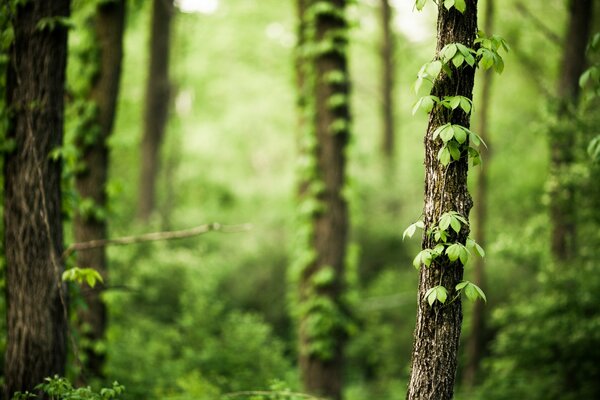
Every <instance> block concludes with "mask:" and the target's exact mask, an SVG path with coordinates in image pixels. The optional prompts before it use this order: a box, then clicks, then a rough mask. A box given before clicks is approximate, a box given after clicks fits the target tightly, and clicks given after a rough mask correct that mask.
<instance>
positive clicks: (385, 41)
mask: <svg viewBox="0 0 600 400" xmlns="http://www.w3.org/2000/svg"><path fill="white" fill-rule="evenodd" d="M380 8H381V28H382V37H381V94H382V101H383V104H382V116H383V140H382V143H381V150H382V152H383V155H384V156H385V157H386V158H387V159H388V160H389V159H392V158H393V156H394V146H395V134H394V68H395V66H394V33H393V30H392V8H391V6H390V2H389V0H381V7H380Z"/></svg>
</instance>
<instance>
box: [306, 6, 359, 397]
mask: <svg viewBox="0 0 600 400" xmlns="http://www.w3.org/2000/svg"><path fill="white" fill-rule="evenodd" d="M319 2H321V3H322V0H308V1H306V2H305V3H304V5H305V6H306V10H305V11H306V12H305V13H303V14H305V15H306V14H309V13H308V10H310V7H311V6H312V5H315V4H318V3H319ZM327 3H330V4H331V6H333V8H334V9H336V10H337V11H338V12H339V14H334V15H332V14H323V13H318V14H317V15H316V16H314V19H313V20H311V21H306V22H305V23H306V25H305V29H306V30H307V31H306V32H305V33H306V34H307V37H306V41H307V42H309V43H308V44H312V45H315V44H318V43H320V44H327V43H332V41H333V43H334V46H332V47H328V46H311V47H310V49H313V51H316V50H317V48H319V49H323V48H324V47H328V48H329V50H321V51H317V52H316V53H314V54H312V55H311V56H309V57H307V58H306V59H305V60H303V62H305V63H306V66H307V68H306V71H307V73H306V74H305V75H304V76H303V78H302V79H303V80H304V81H305V82H304V83H305V88H306V89H305V91H304V93H305V94H306V102H307V103H311V105H312V106H307V107H308V109H309V110H311V111H310V112H308V113H307V115H306V119H305V121H304V122H303V123H305V124H306V129H305V132H306V135H307V136H310V138H309V140H308V142H311V144H309V145H301V150H302V151H304V152H306V153H307V155H308V156H309V157H311V158H312V159H313V160H314V169H313V170H312V174H311V175H312V176H306V177H303V178H302V179H301V182H300V185H301V187H300V193H301V194H302V197H303V198H304V199H305V200H309V199H310V198H312V199H313V200H314V201H315V202H317V203H318V204H319V209H318V210H314V212H312V213H311V214H310V217H309V219H308V221H307V222H308V224H309V225H310V230H311V232H312V233H311V235H310V238H309V240H308V241H309V243H308V246H309V247H310V252H311V254H313V255H314V257H312V260H311V262H309V263H308V265H305V266H304V268H303V270H302V273H301V275H300V283H299V284H300V294H299V302H300V304H299V308H300V309H306V310H308V311H307V313H305V314H303V315H302V316H301V320H300V332H299V340H300V360H299V363H300V372H301V377H302V382H303V384H304V388H305V389H306V390H307V391H308V392H309V393H311V394H315V395H319V396H326V397H328V398H331V399H333V400H339V399H341V396H342V368H343V346H344V341H345V327H344V326H343V324H341V323H340V322H339V321H340V320H343V319H344V313H345V312H346V310H345V307H344V305H343V301H342V294H343V291H344V286H345V285H344V279H345V267H344V261H345V254H346V241H347V233H348V210H347V204H346V200H345V199H344V196H343V194H342V189H343V187H344V184H345V164H346V159H345V148H346V145H347V143H348V138H349V128H348V127H349V118H350V115H349V106H348V102H347V99H348V95H349V90H348V84H347V76H348V66H347V56H346V52H345V48H346V47H345V44H346V43H347V39H346V38H340V36H339V35H340V32H345V30H346V28H347V26H346V21H345V19H344V18H343V17H342V16H343V14H344V13H345V6H346V2H345V0H329V1H327ZM313 15H314V14H313ZM309 30H310V31H311V32H312V33H311V34H310V35H309V34H308V31H309ZM332 35H333V36H335V35H338V36H335V37H337V39H332ZM334 74H335V75H334ZM335 76H337V77H338V78H336V79H333V78H332V77H335ZM340 77H341V79H340ZM332 99H337V100H340V99H341V100H342V101H336V102H335V103H333V102H332ZM305 139H306V138H305ZM327 271H331V272H332V278H331V280H329V281H328V282H327V283H325V284H323V283H321V284H319V285H316V284H315V279H317V277H318V276H322V274H323V273H324V272H327ZM318 304H321V305H323V304H330V305H331V307H332V308H333V310H334V311H332V308H329V307H326V309H325V310H323V309H320V308H319V307H318V306H317V307H315V308H312V307H313V305H318ZM317 320H320V321H326V323H323V322H322V323H321V324H320V325H321V326H323V325H324V326H327V325H328V324H331V326H330V327H329V328H325V329H324V330H323V329H321V330H320V331H319V332H315V329H319V328H318V326H317V327H315V324H313V323H314V322H315V321H317ZM317 325H319V324H317ZM317 342H318V343H320V344H323V345H324V346H325V347H326V348H327V350H326V351H323V349H322V347H321V346H319V345H317Z"/></svg>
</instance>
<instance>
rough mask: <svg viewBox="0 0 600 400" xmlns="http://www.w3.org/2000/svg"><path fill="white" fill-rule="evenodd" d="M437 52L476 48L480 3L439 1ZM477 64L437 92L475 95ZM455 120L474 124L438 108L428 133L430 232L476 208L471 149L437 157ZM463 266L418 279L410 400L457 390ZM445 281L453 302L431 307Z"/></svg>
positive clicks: (439, 83) (427, 243) (443, 262)
mask: <svg viewBox="0 0 600 400" xmlns="http://www.w3.org/2000/svg"><path fill="white" fill-rule="evenodd" d="M437 30H438V40H437V52H438V53H439V51H440V50H441V49H442V48H443V47H444V46H445V45H446V44H450V43H462V44H464V45H465V46H467V47H472V46H473V41H474V39H475V34H476V32H477V1H476V0H467V1H466V10H465V12H464V14H461V13H460V12H458V11H457V10H456V9H454V8H451V9H450V10H449V11H448V10H446V8H445V7H444V5H443V2H441V1H440V2H439V5H438V22H437ZM474 74H475V70H474V68H471V67H469V66H468V65H463V66H461V67H460V68H459V69H457V70H456V69H455V70H454V71H453V74H452V77H450V76H448V75H447V74H445V73H444V72H442V73H441V75H440V76H439V77H438V78H437V79H436V81H435V84H434V87H433V91H432V94H433V95H435V96H438V97H440V98H441V97H443V96H454V95H462V96H465V97H468V98H472V90H473V81H474ZM447 122H452V123H453V124H459V125H462V126H464V127H469V115H467V114H465V113H464V112H462V111H459V112H456V111H455V112H454V113H452V115H451V116H450V115H449V113H448V111H447V110H445V109H444V108H443V107H439V106H438V107H435V108H434V110H433V111H432V112H431V114H430V118H429V126H428V128H427V134H426V135H425V206H424V222H425V231H426V232H427V230H428V229H430V228H432V227H433V226H436V225H437V224H438V220H439V218H440V216H441V215H442V213H444V212H448V211H455V212H458V213H459V214H461V215H462V216H463V217H464V218H468V215H469V211H470V209H471V207H472V200H471V196H470V195H469V192H468V189H467V171H468V162H467V155H466V154H465V153H466V152H465V151H463V152H462V157H461V158H460V160H458V161H454V162H451V163H450V164H449V165H448V167H444V166H443V165H442V164H441V163H440V161H439V160H438V151H439V149H440V147H441V140H440V139H439V138H438V139H434V138H433V132H434V130H435V129H436V128H437V127H439V126H441V125H442V124H445V123H447ZM468 233H469V229H468V226H462V228H461V230H460V232H459V233H458V234H457V235H455V237H453V241H454V242H459V243H463V244H464V243H465V242H466V238H467V236H468ZM437 244H438V243H437V242H436V241H435V239H434V237H433V235H427V234H425V235H423V244H422V246H423V249H433V248H434V247H435V246H436V245H437ZM463 269H464V267H463V265H462V263H461V262H460V261H458V260H457V261H455V262H450V261H449V259H448V258H447V257H445V256H443V257H438V258H436V259H435V260H434V261H433V262H432V264H431V266H430V267H425V266H421V269H420V281H419V306H418V310H417V324H416V329H415V335H414V336H415V340H414V346H413V355H412V371H411V377H410V381H409V386H408V393H407V399H409V400H417V399H419V400H423V399H436V400H447V399H451V398H452V396H453V391H454V380H455V375H456V364H457V354H458V344H459V338H460V331H461V323H462V305H461V301H460V297H458V298H456V300H454V301H452V300H451V299H454V297H455V295H456V291H455V289H454V288H455V286H456V285H457V284H458V283H459V282H460V281H461V280H462V277H463ZM438 285H443V286H444V287H445V288H446V289H447V291H448V301H447V302H446V303H445V304H440V303H439V302H437V301H436V302H435V303H433V307H432V306H430V305H429V304H428V302H427V300H426V299H425V293H426V292H427V290H428V289H430V288H433V287H435V286H438Z"/></svg>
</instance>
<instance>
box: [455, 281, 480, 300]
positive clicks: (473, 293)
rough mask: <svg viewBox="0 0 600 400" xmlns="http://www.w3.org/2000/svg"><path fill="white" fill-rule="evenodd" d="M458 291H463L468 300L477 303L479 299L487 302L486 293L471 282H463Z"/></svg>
mask: <svg viewBox="0 0 600 400" xmlns="http://www.w3.org/2000/svg"><path fill="white" fill-rule="evenodd" d="M456 290H458V291H462V292H463V293H464V294H465V296H467V299H469V300H471V301H475V300H477V299H478V298H481V299H483V301H485V302H487V298H486V296H485V293H484V292H483V290H481V288H480V287H479V286H477V285H476V284H474V283H472V282H469V281H462V282H460V283H458V284H457V285H456Z"/></svg>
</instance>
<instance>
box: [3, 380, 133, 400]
mask: <svg viewBox="0 0 600 400" xmlns="http://www.w3.org/2000/svg"><path fill="white" fill-rule="evenodd" d="M35 388H36V390H40V391H41V392H42V393H44V395H45V397H44V398H46V397H47V398H49V399H50V400H110V399H120V398H122V395H123V393H124V392H125V387H124V386H123V385H120V384H119V383H118V382H113V384H112V386H111V387H106V388H101V389H100V390H98V391H95V390H93V389H92V388H91V387H89V386H86V387H80V388H76V387H74V386H73V384H72V383H71V382H69V381H68V380H67V379H65V378H62V377H59V376H58V375H55V376H54V377H52V378H46V379H45V380H44V382H43V383H40V384H39V385H37V386H36V387H35ZM37 398H38V396H37V395H35V394H33V393H29V392H25V393H20V392H17V393H15V394H14V396H13V397H12V400H26V399H37Z"/></svg>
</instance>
